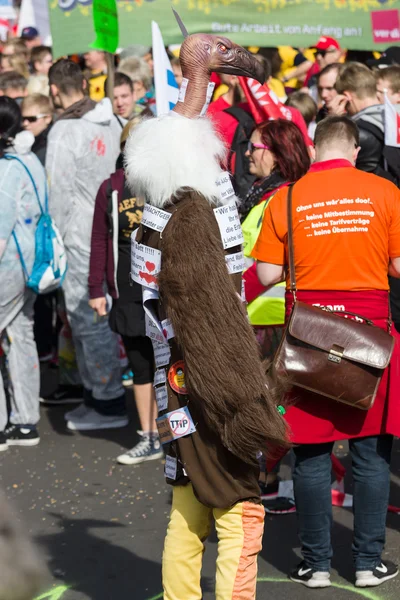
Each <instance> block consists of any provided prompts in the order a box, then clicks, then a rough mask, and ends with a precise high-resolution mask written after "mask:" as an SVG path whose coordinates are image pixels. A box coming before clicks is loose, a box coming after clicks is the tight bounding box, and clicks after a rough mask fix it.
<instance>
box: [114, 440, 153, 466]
mask: <svg viewBox="0 0 400 600" xmlns="http://www.w3.org/2000/svg"><path fill="white" fill-rule="evenodd" d="M163 456H164V452H163V450H162V448H161V444H160V440H159V439H155V440H151V439H150V438H149V437H147V436H145V437H143V439H141V440H140V442H138V443H137V444H136V446H134V447H133V448H132V450H128V452H125V453H124V454H121V455H120V456H118V458H117V461H118V462H119V464H120V465H137V464H139V463H142V462H147V461H148V460H156V459H157V458H162V457H163Z"/></svg>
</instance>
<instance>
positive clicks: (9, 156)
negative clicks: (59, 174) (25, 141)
mask: <svg viewBox="0 0 400 600" xmlns="http://www.w3.org/2000/svg"><path fill="white" fill-rule="evenodd" d="M4 158H6V159H7V160H16V161H17V162H19V164H20V165H22V166H23V168H24V169H25V171H26V172H27V174H28V176H29V179H30V180H31V183H32V185H33V189H34V190H35V195H36V199H37V201H38V204H39V208H40V212H41V213H42V215H43V214H44V213H45V212H46V213H47V212H48V203H49V202H48V194H47V182H45V208H44V209H43V206H42V203H41V202H40V198H39V192H38V189H37V187H36V183H35V181H34V179H33V177H32V173H31V172H30V170H29V169H28V167H27V166H26V164H25V163H24V161H23V160H21V159H20V158H19V157H18V156H14V155H13V154H5V155H4Z"/></svg>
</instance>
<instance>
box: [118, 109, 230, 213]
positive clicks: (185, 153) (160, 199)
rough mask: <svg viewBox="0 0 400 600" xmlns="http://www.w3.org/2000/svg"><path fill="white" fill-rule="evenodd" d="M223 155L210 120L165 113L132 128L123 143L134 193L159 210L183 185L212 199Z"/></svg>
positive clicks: (216, 191) (128, 174) (215, 196)
mask: <svg viewBox="0 0 400 600" xmlns="http://www.w3.org/2000/svg"><path fill="white" fill-rule="evenodd" d="M225 155H226V148H225V145H224V144H223V142H222V141H221V140H220V139H219V138H218V137H217V135H216V133H215V131H214V128H213V125H212V123H211V121H209V120H208V119H207V118H204V117H203V118H197V119H187V118H186V117H182V116H180V115H177V114H176V113H169V114H167V115H164V116H162V117H158V118H152V119H147V120H145V121H143V122H142V123H140V124H139V125H138V126H137V127H135V128H134V129H133V131H132V133H131V135H130V136H129V138H128V140H127V142H126V146H125V171H126V176H127V179H128V183H129V185H130V187H131V188H132V190H133V191H134V192H135V194H137V195H138V196H143V197H145V198H146V201H147V202H149V203H150V204H153V205H154V206H157V207H158V208H162V207H163V206H164V205H165V204H166V203H168V201H169V200H170V198H171V196H172V195H173V194H174V193H175V192H176V191H177V190H178V189H179V188H181V187H184V186H188V187H191V188H193V189H194V190H196V191H197V192H200V193H201V194H202V195H203V196H205V197H206V198H207V199H208V200H209V201H210V202H211V203H214V202H215V201H216V199H218V200H217V202H218V201H219V193H218V189H217V185H216V180H217V178H218V176H219V175H220V174H221V172H222V169H221V163H222V162H223V161H224V159H225Z"/></svg>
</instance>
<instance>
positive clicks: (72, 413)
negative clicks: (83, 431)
mask: <svg viewBox="0 0 400 600" xmlns="http://www.w3.org/2000/svg"><path fill="white" fill-rule="evenodd" d="M89 410H90V408H89V407H88V406H86V404H84V403H83V402H82V404H80V405H79V406H77V407H76V408H74V409H73V410H69V411H67V412H66V413H65V415H64V419H65V420H66V421H73V420H74V419H81V418H82V417H84V416H85V415H86V414H87V413H88V411H89Z"/></svg>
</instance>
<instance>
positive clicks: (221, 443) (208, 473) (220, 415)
mask: <svg viewBox="0 0 400 600" xmlns="http://www.w3.org/2000/svg"><path fill="white" fill-rule="evenodd" d="M173 202H174V203H173V205H172V206H171V207H170V208H167V207H165V210H167V211H169V212H172V213H173V216H172V217H171V219H170V221H169V223H168V225H167V227H166V228H165V230H164V231H163V233H162V234H159V233H157V232H155V231H153V230H151V229H148V228H143V227H141V228H140V229H139V232H138V235H137V238H136V239H137V241H138V242H140V243H143V244H145V245H147V246H151V247H153V248H157V249H159V250H161V251H162V259H161V260H162V263H161V273H160V275H159V287H160V303H159V306H158V312H159V318H160V320H162V319H164V318H166V317H168V318H170V319H171V321H172V324H173V327H174V332H175V337H174V338H173V339H172V340H170V349H171V361H170V365H169V367H170V366H171V365H173V364H174V363H176V362H177V361H178V360H184V364H185V384H186V387H187V392H188V393H187V394H186V395H183V394H177V393H175V392H174V391H173V390H172V389H171V387H170V386H169V385H168V384H167V387H168V409H167V410H168V411H171V410H176V409H178V408H181V407H183V406H188V408H189V410H190V413H191V416H192V419H193V421H194V423H195V424H196V432H195V433H193V434H192V435H189V436H186V437H183V438H180V439H179V440H176V441H174V442H172V443H170V444H168V454H170V455H171V456H177V457H178V476H177V479H176V480H175V481H170V480H169V483H172V484H178V485H179V484H181V485H182V484H185V483H187V482H188V481H189V480H190V481H191V482H192V484H193V488H194V491H195V494H196V496H197V498H198V499H199V500H200V501H201V502H202V503H203V504H205V505H207V506H210V507H215V508H227V507H229V506H232V505H233V504H235V503H237V502H240V501H244V500H252V501H255V502H258V501H259V488H258V464H257V461H256V453H257V450H261V449H265V444H266V443H267V441H269V442H271V443H272V444H274V445H279V444H282V443H284V438H285V426H284V423H283V420H282V419H281V417H280V415H279V414H278V412H277V410H276V403H275V401H274V399H273V398H272V396H271V394H270V393H269V391H268V389H267V388H266V383H267V382H266V378H265V374H264V372H263V369H262V365H261V361H260V358H259V353H258V348H257V344H256V341H255V338H254V334H253V332H252V329H251V327H250V326H249V324H248V321H247V316H246V312H245V310H244V308H243V306H242V303H241V301H240V298H239V296H240V286H241V276H240V275H231V276H230V275H229V274H228V271H227V267H226V263H225V253H224V250H223V248H222V243H221V237H220V232H219V229H218V224H217V221H216V219H215V216H214V213H213V210H212V207H211V206H210V204H209V202H208V201H207V200H206V199H205V198H204V197H203V196H201V195H200V194H197V193H195V192H194V191H193V190H189V189H184V190H183V191H181V192H180V194H179V197H176V198H173ZM239 250H240V248H238V247H236V248H230V249H229V251H227V253H235V252H238V251H239ZM169 367H168V368H169ZM179 467H180V468H179ZM183 469H184V470H185V472H186V474H187V476H185V474H184V472H183Z"/></svg>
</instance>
